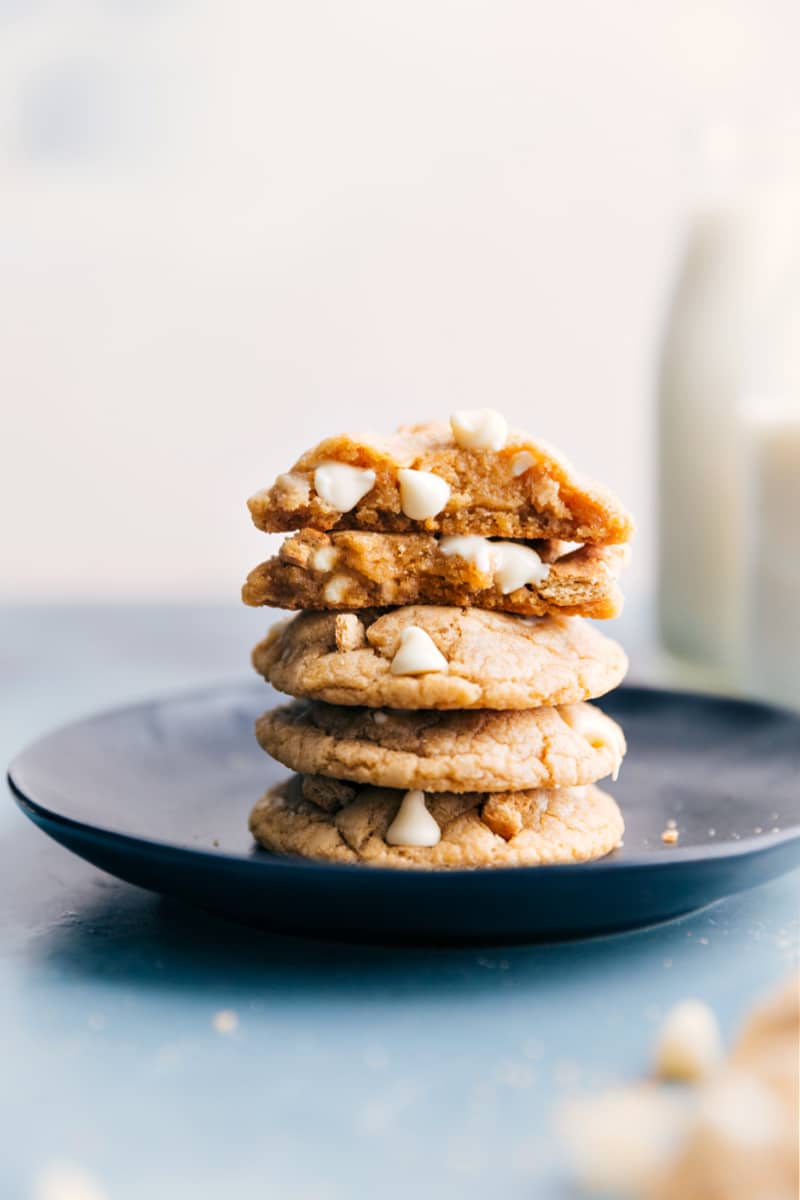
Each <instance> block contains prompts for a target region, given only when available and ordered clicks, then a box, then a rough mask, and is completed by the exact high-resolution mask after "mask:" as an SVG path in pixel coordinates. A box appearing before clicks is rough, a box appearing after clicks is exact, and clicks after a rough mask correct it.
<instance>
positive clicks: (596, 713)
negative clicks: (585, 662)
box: [256, 700, 625, 792]
mask: <svg viewBox="0 0 800 1200" xmlns="http://www.w3.org/2000/svg"><path fill="white" fill-rule="evenodd" d="M256 736H257V738H258V740H259V742H260V744H261V746H262V748H263V749H264V750H266V752H267V753H268V754H270V755H272V757H273V758H276V759H277V760H278V761H279V762H281V763H283V764H284V766H286V767H289V768H290V769H291V770H293V771H297V772H299V773H300V774H311V775H326V776H331V777H333V778H335V779H344V780H350V781H352V782H356V783H368V784H373V785H375V786H378V787H389V788H421V789H422V790H423V791H436V792H447V791H454V792H473V791H491V792H508V791H516V790H521V789H526V788H557V787H577V786H581V785H583V784H587V783H594V782H596V780H598V779H602V778H603V777H604V776H606V775H611V774H613V775H615V776H616V774H617V772H618V771H619V768H620V765H621V763H622V759H623V756H624V754H625V738H624V736H623V733H622V730H621V729H620V727H619V725H617V724H616V722H615V721H612V720H611V718H610V717H607V716H606V715H605V713H603V712H601V711H600V709H598V708H595V707H593V706H592V705H591V704H573V705H565V706H563V707H561V708H532V709H512V710H511V711H495V710H492V709H479V710H471V711H465V712H453V711H441V710H439V711H437V710H435V709H434V710H417V711H413V712H406V711H398V710H394V709H381V708H361V707H340V706H338V705H332V704H323V703H319V702H317V701H308V700H295V701H293V703H291V704H287V705H283V706H282V707H280V708H274V709H271V710H270V711H269V712H265V713H264V714H263V716H261V717H259V719H258V720H257V721H256Z"/></svg>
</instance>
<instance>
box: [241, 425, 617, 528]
mask: <svg viewBox="0 0 800 1200" xmlns="http://www.w3.org/2000/svg"><path fill="white" fill-rule="evenodd" d="M474 415H475V414H461V417H471V416H474ZM490 417H491V418H496V421H495V425H496V424H497V422H502V425H501V427H500V429H499V431H498V432H497V436H491V433H492V431H491V430H489V431H488V432H489V434H490V436H487V437H481V436H478V437H477V438H475V437H474V436H469V435H467V436H465V435H464V422H463V420H462V421H460V422H459V419H458V417H457V416H454V417H453V418H451V425H445V424H443V423H440V422H434V423H430V424H422V425H409V426H404V427H401V429H400V430H398V432H397V433H394V434H390V435H388V436H382V435H378V434H371V433H370V434H340V435H339V436H337V437H331V438H326V440H325V441H323V442H320V444H319V445H318V446H315V447H314V449H312V450H308V451H307V452H306V453H305V454H303V455H302V456H301V457H300V458H299V459H298V461H297V462H296V463H295V465H294V466H293V467H292V469H291V470H290V471H289V472H288V473H286V474H284V475H279V476H278V478H277V480H276V481H275V483H274V484H273V485H272V486H271V487H269V488H266V489H265V490H264V491H260V492H257V493H256V495H254V496H252V497H251V498H250V500H249V501H248V507H249V508H250V513H251V515H252V518H253V521H254V522H255V524H256V525H257V526H258V528H259V529H263V530H265V531H266V532H268V533H279V532H283V531H285V530H290V529H302V528H304V527H307V528H312V529H318V530H322V531H323V532H324V531H327V530H330V529H365V530H372V531H373V532H377V533H410V532H417V533H419V532H428V533H444V534H479V535H482V536H484V537H490V536H495V537H502V538H560V539H563V540H565V541H570V542H580V543H584V542H590V543H597V544H611V543H617V542H625V541H627V540H628V539H629V538H630V536H631V533H632V530H633V524H632V521H631V518H630V516H629V515H628V513H626V512H625V510H624V508H623V507H622V505H621V504H620V502H619V501H618V500H617V499H616V498H615V497H614V496H613V495H612V494H611V493H610V492H609V491H607V490H606V489H605V488H603V487H601V486H600V485H599V484H596V483H592V482H590V481H588V480H586V479H583V478H582V477H581V476H580V475H578V474H576V472H575V471H574V470H573V468H572V467H571V466H570V465H569V463H567V462H566V461H565V460H564V459H562V458H561V457H560V456H559V455H557V454H556V453H555V451H553V450H551V449H550V448H549V447H547V446H545V445H543V444H542V443H540V442H536V441H534V440H533V439H532V438H531V437H530V436H529V435H528V434H525V433H517V432H509V431H508V430H507V429H505V423H504V422H503V421H502V418H501V417H499V414H490ZM487 425H488V423H487ZM479 434H480V430H479Z"/></svg>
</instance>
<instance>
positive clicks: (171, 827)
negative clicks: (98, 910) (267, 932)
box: [9, 682, 800, 941]
mask: <svg viewBox="0 0 800 1200" xmlns="http://www.w3.org/2000/svg"><path fill="white" fill-rule="evenodd" d="M278 699H279V698H278V697H277V696H276V694H275V693H274V692H272V691H271V689H268V688H265V685H264V684H262V683H258V682H252V683H242V684H238V685H227V686H222V687H217V688H212V689H208V690H204V691H195V692H191V693H187V694H184V695H179V696H174V697H169V698H167V699H162V700H155V701H152V702H151V703H147V704H139V705H136V706H134V707H132V708H124V709H119V710H116V711H113V712H108V713H104V714H101V715H99V716H96V717H91V718H89V719H88V720H85V721H80V722H78V723H76V724H74V725H69V726H66V727H65V728H63V729H60V730H57V731H56V732H55V733H51V734H49V735H48V736H47V737H44V738H42V739H41V740H40V741H38V742H35V743H34V744H33V745H32V746H30V747H29V748H28V749H27V750H25V751H24V752H23V753H22V754H21V755H20V756H19V757H18V758H17V759H16V760H15V762H14V763H13V764H12V765H11V768H10V772H9V778H10V781H11V786H12V788H13V791H14V794H15V796H16V799H17V801H18V803H19V805H20V807H21V809H22V811H23V812H24V813H25V814H26V815H27V816H29V817H30V818H31V820H32V821H35V822H36V824H37V825H39V826H41V828H42V829H43V830H44V831H45V832H46V833H48V834H50V836H51V837H53V838H55V839H56V840H57V841H59V842H61V843H62V844H63V845H65V846H67V847H68V848H69V849H70V850H73V851H74V852H75V853H76V854H79V855H81V856H82V857H83V858H86V859H88V860H89V861H90V862H92V863H95V864H96V865H97V866H99V867H102V868H103V869H104V870H106V871H109V872H110V873H111V874H112V875H117V876H119V878H121V879H125V880H128V881H129V882H131V883H135V884H138V885H139V886H140V887H144V888H150V889H152V890H153V891H157V892H164V893H167V894H170V895H174V896H179V897H182V898H184V899H186V900H189V901H192V902H194V903H196V904H199V905H202V906H204V907H207V908H212V909H215V910H217V911H221V912H224V913H227V914H229V915H231V916H235V917H239V918H242V919H245V920H248V921H253V922H257V923H259V924H263V925H266V926H268V927H270V928H273V929H277V930H282V931H285V932H291V933H299V934H308V935H315V936H323V937H340V938H352V937H359V938H368V939H371V940H383V941H391V940H397V939H404V940H413V941H423V940H447V941H452V940H460V939H479V940H484V941H485V940H487V939H493V940H494V939H496V940H499V939H523V938H530V939H533V938H545V937H547V938H552V937H566V936H580V935H587V934H593V933H598V932H601V931H607V930H612V929H621V928H630V927H633V926H637V925H645V924H649V923H651V922H654V921H659V920H664V919H666V918H669V917H674V916H677V915H678V914H680V913H684V912H687V911H689V910H690V909H694V908H699V907H700V906H702V905H705V904H708V903H710V902H711V901H713V900H717V899H719V898H720V897H722V896H726V895H729V894H731V893H733V892H738V891H742V890H744V889H745V888H750V887H753V886H755V885H756V884H759V883H763V882H764V881H765V880H768V879H771V878H773V877H775V876H777V875H780V874H782V873H783V872H785V871H787V870H789V869H790V868H791V867H793V866H795V865H796V864H797V863H798V862H800V824H798V822H799V821H800V717H797V716H795V715H792V714H790V713H786V712H782V711H780V710H778V709H774V708H768V707H766V706H764V705H760V704H755V703H747V702H743V701H738V700H722V699H718V698H714V697H709V696H698V695H693V694H684V693H680V692H670V691H660V690H650V689H645V688H636V687H623V688H620V689H618V690H617V691H616V692H614V693H613V694H612V695H610V696H608V697H606V698H605V699H604V700H603V701H601V707H602V708H603V709H605V711H606V712H608V713H610V714H611V716H613V717H615V718H616V719H617V720H618V721H619V722H620V723H621V724H622V726H623V727H624V729H625V733H626V735H627V738H628V744H629V747H630V750H629V754H628V757H627V759H626V761H625V765H624V768H623V771H622V775H621V777H620V779H619V782H618V783H617V784H614V785H609V790H610V791H612V793H613V794H614V796H615V797H616V798H617V800H618V801H619V803H620V805H621V806H622V809H623V812H624V814H625V822H626V827H627V828H626V833H625V844H624V847H623V848H622V849H620V850H618V851H617V852H615V853H614V854H612V855H610V856H609V857H608V858H606V859H603V860H602V861H600V862H597V863H589V864H582V865H576V866H552V867H516V868H505V869H498V870H485V871H465V870H459V871H442V872H426V871H419V872H418V871H408V872H404V871H394V870H386V869H379V868H373V867H358V866H342V865H325V864H318V863H310V862H305V861H302V860H298V859H281V858H277V857H274V856H272V855H270V854H268V853H267V852H265V851H263V850H260V849H258V848H256V847H255V846H254V845H253V843H252V841H251V839H250V835H249V833H248V830H247V816H248V812H249V810H250V807H251V806H252V804H253V803H254V802H255V800H256V799H257V798H258V797H259V796H260V795H261V793H262V792H263V791H264V790H265V789H266V788H267V787H268V786H269V785H271V784H272V783H274V782H276V781H277V780H278V779H280V778H282V777H284V776H285V775H286V774H287V772H286V770H285V768H283V767H281V766H280V765H279V764H278V763H275V762H273V761H272V760H271V759H269V758H268V757H267V756H266V755H265V754H264V753H263V751H262V750H260V749H259V747H258V746H257V744H256V741H255V738H254V736H253V721H254V719H255V717H256V716H257V715H258V714H259V713H260V712H262V711H263V709H265V708H266V707H268V706H269V705H271V704H273V703H275V702H276V701H277V700H278ZM284 699H285V698H284ZM670 818H672V819H674V820H675V821H676V822H677V825H678V829H679V830H680V840H679V842H678V844H677V845H676V846H667V845H665V844H664V843H663V842H662V841H661V833H662V830H664V828H665V827H666V823H667V821H668V820H669V819H670Z"/></svg>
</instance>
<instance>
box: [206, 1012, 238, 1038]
mask: <svg viewBox="0 0 800 1200" xmlns="http://www.w3.org/2000/svg"><path fill="white" fill-rule="evenodd" d="M211 1024H212V1026H213V1027H214V1029H215V1030H216V1032H217V1033H224V1034H228V1033H235V1032H236V1030H237V1029H238V1028H239V1014H238V1013H235V1012H234V1011H233V1009H232V1008H222V1009H220V1011H219V1012H216V1013H214V1016H213V1018H212V1021H211Z"/></svg>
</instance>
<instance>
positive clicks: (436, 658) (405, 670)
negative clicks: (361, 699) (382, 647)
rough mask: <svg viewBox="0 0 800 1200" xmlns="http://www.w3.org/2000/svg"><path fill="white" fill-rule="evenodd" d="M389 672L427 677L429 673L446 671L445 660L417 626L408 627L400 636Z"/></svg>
mask: <svg viewBox="0 0 800 1200" xmlns="http://www.w3.org/2000/svg"><path fill="white" fill-rule="evenodd" d="M390 670H391V672H392V675H427V674H428V673H429V672H430V671H446V670H447V659H446V658H445V656H444V655H443V654H442V652H441V650H439V648H438V646H437V645H436V643H435V642H434V640H433V638H432V637H431V635H430V634H429V633H426V632H425V630H424V629H420V627H419V625H409V626H407V627H406V628H405V629H404V630H403V632H402V633H401V634H400V644H399V646H398V648H397V653H396V654H395V656H394V658H393V659H392V665H391V668H390Z"/></svg>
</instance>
